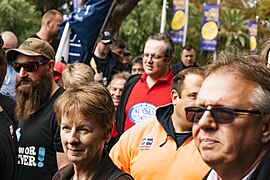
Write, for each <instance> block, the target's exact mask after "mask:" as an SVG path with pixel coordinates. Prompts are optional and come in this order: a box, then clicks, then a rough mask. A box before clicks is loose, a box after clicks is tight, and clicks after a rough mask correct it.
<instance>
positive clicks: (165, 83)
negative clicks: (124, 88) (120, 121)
mask: <svg viewBox="0 0 270 180" xmlns="http://www.w3.org/2000/svg"><path fill="white" fill-rule="evenodd" d="M147 76H148V75H147V74H146V73H143V74H142V76H141V78H140V79H139V81H137V83H136V84H135V86H134V87H133V89H132V90H131V92H130V95H129V98H128V101H127V104H126V107H125V114H126V121H125V127H124V131H126V130H127V129H129V128H130V127H132V126H133V125H134V124H136V123H139V122H141V121H143V120H146V119H150V118H153V117H155V116H156V108H157V107H158V106H162V105H165V104H168V103H171V96H170V88H171V83H172V79H173V77H174V74H173V73H172V71H170V73H169V74H168V75H167V76H166V77H165V78H164V79H160V80H158V81H157V82H156V83H155V84H154V85H153V86H152V87H151V88H149V87H148V85H147V82H146V78H147Z"/></svg>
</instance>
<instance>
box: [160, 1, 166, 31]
mask: <svg viewBox="0 0 270 180" xmlns="http://www.w3.org/2000/svg"><path fill="white" fill-rule="evenodd" d="M166 7H167V0H163V5H162V14H161V23H160V33H164V31H165V24H166Z"/></svg>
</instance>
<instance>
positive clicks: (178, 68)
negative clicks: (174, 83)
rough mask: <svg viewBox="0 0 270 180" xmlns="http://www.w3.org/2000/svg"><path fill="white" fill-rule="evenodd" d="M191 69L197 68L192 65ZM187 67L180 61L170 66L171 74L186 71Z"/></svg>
mask: <svg viewBox="0 0 270 180" xmlns="http://www.w3.org/2000/svg"><path fill="white" fill-rule="evenodd" d="M192 67H199V66H198V65H197V64H196V63H194V65H193V66H192ZM186 68H188V67H186V66H185V65H184V64H183V62H182V61H180V62H179V63H176V64H174V65H173V66H172V72H173V74H177V73H178V72H179V71H182V70H183V69H186Z"/></svg>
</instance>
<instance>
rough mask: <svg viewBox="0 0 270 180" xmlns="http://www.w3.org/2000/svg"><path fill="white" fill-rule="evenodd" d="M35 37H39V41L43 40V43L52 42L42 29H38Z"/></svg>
mask: <svg viewBox="0 0 270 180" xmlns="http://www.w3.org/2000/svg"><path fill="white" fill-rule="evenodd" d="M36 35H37V36H38V37H40V38H41V39H43V40H44V41H47V42H48V43H51V42H52V38H51V37H50V36H49V35H48V33H47V32H46V31H45V30H43V29H40V30H39V31H38V32H37V33H36Z"/></svg>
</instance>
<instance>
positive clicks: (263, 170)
mask: <svg viewBox="0 0 270 180" xmlns="http://www.w3.org/2000/svg"><path fill="white" fill-rule="evenodd" d="M269 162H270V150H268V152H267V153H266V154H265V155H264V157H263V159H262V161H261V162H260V163H259V165H258V166H257V167H256V169H255V171H254V172H253V173H252V174H251V176H250V178H249V180H269V179H270V163H269ZM210 171H211V170H210ZM210 171H209V172H208V174H207V175H206V176H205V177H204V178H203V180H206V179H207V177H208V176H209V174H210Z"/></svg>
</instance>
